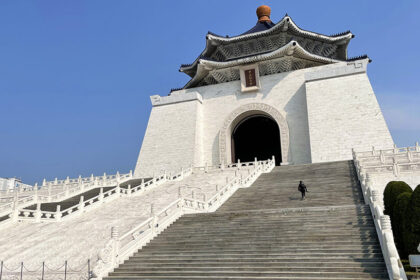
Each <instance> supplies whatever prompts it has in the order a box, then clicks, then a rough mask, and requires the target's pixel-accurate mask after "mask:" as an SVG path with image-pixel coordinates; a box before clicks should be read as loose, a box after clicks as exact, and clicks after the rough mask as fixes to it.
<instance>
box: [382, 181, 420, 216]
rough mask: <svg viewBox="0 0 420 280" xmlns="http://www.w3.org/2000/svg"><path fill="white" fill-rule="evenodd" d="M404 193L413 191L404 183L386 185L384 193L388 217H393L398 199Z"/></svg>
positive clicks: (392, 182)
mask: <svg viewBox="0 0 420 280" xmlns="http://www.w3.org/2000/svg"><path fill="white" fill-rule="evenodd" d="M404 192H409V193H412V192H413V190H412V189H411V188H410V186H409V185H407V183H405V182H403V181H391V182H389V183H388V184H387V185H386V187H385V191H384V206H385V209H384V213H385V214H386V215H389V216H390V217H392V211H393V210H394V205H395V202H396V201H397V197H398V196H399V195H400V194H402V193H404Z"/></svg>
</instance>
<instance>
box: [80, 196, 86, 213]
mask: <svg viewBox="0 0 420 280" xmlns="http://www.w3.org/2000/svg"><path fill="white" fill-rule="evenodd" d="M84 200H85V197H84V196H83V195H81V196H80V200H79V207H78V208H79V212H80V213H82V212H83V211H84V210H85V202H84Z"/></svg>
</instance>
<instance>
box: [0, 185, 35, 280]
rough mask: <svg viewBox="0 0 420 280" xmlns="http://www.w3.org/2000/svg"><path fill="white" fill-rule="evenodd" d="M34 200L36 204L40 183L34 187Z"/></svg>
mask: <svg viewBox="0 0 420 280" xmlns="http://www.w3.org/2000/svg"><path fill="white" fill-rule="evenodd" d="M34 200H35V202H37V201H38V183H35V185H34ZM0 280H1V279H0Z"/></svg>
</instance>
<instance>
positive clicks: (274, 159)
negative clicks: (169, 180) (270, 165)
mask: <svg viewBox="0 0 420 280" xmlns="http://www.w3.org/2000/svg"><path fill="white" fill-rule="evenodd" d="M271 161H272V162H274V164H275V162H276V158H275V157H274V155H273V157H272V158H271Z"/></svg>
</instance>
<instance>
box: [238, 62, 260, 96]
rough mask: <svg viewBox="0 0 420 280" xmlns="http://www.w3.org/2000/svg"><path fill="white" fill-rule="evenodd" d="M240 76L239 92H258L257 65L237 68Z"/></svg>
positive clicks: (258, 77)
mask: <svg viewBox="0 0 420 280" xmlns="http://www.w3.org/2000/svg"><path fill="white" fill-rule="evenodd" d="M239 71H240V76H241V91H242V92H249V91H256V90H259V89H260V87H261V85H260V76H259V74H260V72H259V70H258V64H253V65H246V66H241V67H239Z"/></svg>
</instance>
